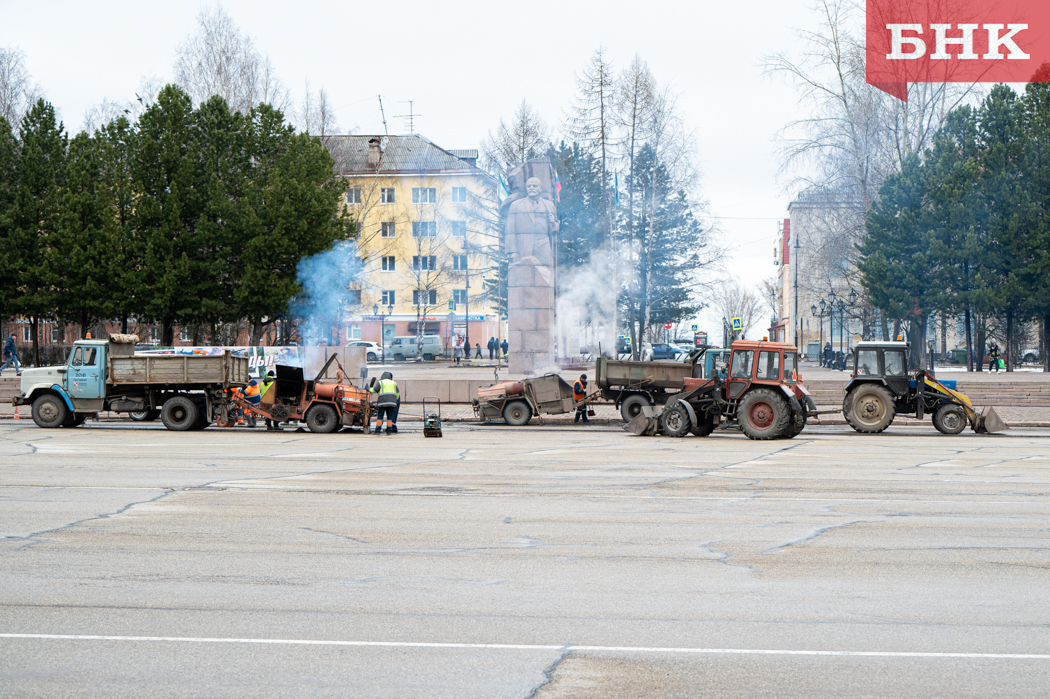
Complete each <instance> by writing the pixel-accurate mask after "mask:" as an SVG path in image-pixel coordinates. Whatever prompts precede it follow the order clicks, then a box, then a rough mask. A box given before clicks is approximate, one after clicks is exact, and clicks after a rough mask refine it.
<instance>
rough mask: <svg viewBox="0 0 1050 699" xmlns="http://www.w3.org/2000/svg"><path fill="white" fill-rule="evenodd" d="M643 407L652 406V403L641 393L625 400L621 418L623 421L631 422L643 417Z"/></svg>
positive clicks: (622, 404)
mask: <svg viewBox="0 0 1050 699" xmlns="http://www.w3.org/2000/svg"><path fill="white" fill-rule="evenodd" d="M643 405H652V403H650V402H649V398H648V397H646V396H643V395H642V394H640V393H635V394H634V395H630V396H627V397H626V398H624V399H623V402H622V403H620V416H621V417H623V421H624V422H630V421H631V420H633V419H635V418H636V417H638V416H639V415H641V414H642V406H643Z"/></svg>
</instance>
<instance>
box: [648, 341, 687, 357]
mask: <svg viewBox="0 0 1050 699" xmlns="http://www.w3.org/2000/svg"><path fill="white" fill-rule="evenodd" d="M644 347H645V349H644V351H643V354H642V361H644V362H652V361H655V360H658V359H672V360H677V359H678V358H679V357H680V356H681V355H682V354H684V352H683V351H682V349H681V348H680V347H675V346H674V345H671V344H668V343H666V342H653V343H651V344H650V343H648V342H646V343H645V345H644Z"/></svg>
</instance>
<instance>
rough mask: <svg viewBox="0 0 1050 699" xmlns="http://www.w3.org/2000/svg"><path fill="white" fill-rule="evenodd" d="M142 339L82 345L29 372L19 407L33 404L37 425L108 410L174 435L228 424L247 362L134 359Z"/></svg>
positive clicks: (72, 422)
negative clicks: (155, 422)
mask: <svg viewBox="0 0 1050 699" xmlns="http://www.w3.org/2000/svg"><path fill="white" fill-rule="evenodd" d="M137 342H138V336H137V335H110V336H109V340H108V341H107V340H79V341H78V342H76V343H75V344H74V345H73V349H72V351H71V352H70V353H69V358H68V359H67V360H66V363H65V364H64V365H62V366H51V367H41V368H39V369H25V370H23V371H22V383H21V386H20V392H19V393H18V395H16V396H15V397H14V399H13V403H14V404H15V405H26V406H31V407H32V413H33V422H35V423H36V424H37V426H39V427H76V426H78V425H80V424H82V423H83V422H84V420H85V419H87V418H88V417H91V416H93V415H97V414H98V413H99V412H101V411H103V410H109V411H114V412H125V413H138V414H145V415H146V416H147V419H149V418H153V419H156V417H157V416H159V417H160V419H161V420H162V421H163V423H164V426H165V427H167V428H168V429H169V430H177V431H186V430H193V429H204V428H205V427H207V426H208V425H210V424H212V423H214V422H216V421H218V422H222V423H226V422H228V420H229V417H230V414H231V412H232V411H233V410H235V407H234V405H233V403H232V395H231V394H232V390H231V389H236V388H241V387H244V386H246V385H248V381H250V380H251V377H249V376H248V358H247V357H239V356H234V355H232V354H231V353H230V352H225V353H224V354H221V355H211V356H192V355H155V356H135V343H137Z"/></svg>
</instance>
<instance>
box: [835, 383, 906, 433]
mask: <svg viewBox="0 0 1050 699" xmlns="http://www.w3.org/2000/svg"><path fill="white" fill-rule="evenodd" d="M895 413H896V409H895V408H894V406H893V396H892V395H890V392H889V391H888V390H886V388H885V387H884V386H880V385H878V384H874V383H866V384H861V385H860V386H857V387H856V388H854V389H853V390H852V391H850V392H849V393H848V394H846V400H844V401H843V402H842V414H843V416H845V418H846V422H848V423H849V426H850V427H852V428H853V429H855V430H856V431H857V432H866V433H868V434H877V433H879V432H882V431H883V430H884V429H886V428H887V427H889V426H890V423H891V422H893V416H894V414H895Z"/></svg>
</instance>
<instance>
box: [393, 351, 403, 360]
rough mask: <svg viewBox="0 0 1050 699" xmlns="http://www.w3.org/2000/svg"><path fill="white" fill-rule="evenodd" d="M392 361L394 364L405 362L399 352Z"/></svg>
mask: <svg viewBox="0 0 1050 699" xmlns="http://www.w3.org/2000/svg"><path fill="white" fill-rule="evenodd" d="M394 361H395V362H403V361H405V355H403V354H401V353H400V352H398V353H397V354H395V355H394Z"/></svg>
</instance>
